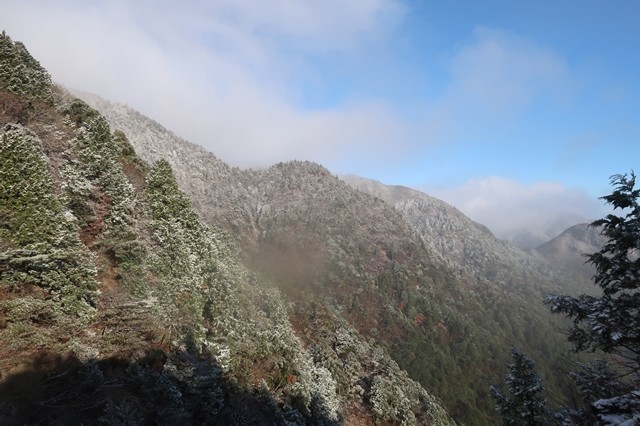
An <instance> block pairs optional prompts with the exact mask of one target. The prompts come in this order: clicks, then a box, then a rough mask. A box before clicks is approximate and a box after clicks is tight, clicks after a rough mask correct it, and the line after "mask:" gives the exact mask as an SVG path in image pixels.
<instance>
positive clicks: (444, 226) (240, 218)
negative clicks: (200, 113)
mask: <svg viewBox="0 0 640 426" xmlns="http://www.w3.org/2000/svg"><path fill="white" fill-rule="evenodd" d="M87 101H89V102H91V100H90V99H87ZM110 105H111V104H109V103H108V102H106V103H102V104H95V105H94V106H95V107H97V108H98V109H100V110H101V112H102V113H103V114H104V115H105V117H107V119H109V120H110V121H111V123H112V125H113V126H114V128H118V127H123V129H122V130H124V131H125V133H128V134H129V135H130V137H131V142H132V144H134V146H136V149H138V150H140V151H141V155H142V156H143V157H145V156H146V157H147V158H150V157H152V156H153V155H157V153H160V152H165V151H166V152H167V153H168V154H169V155H167V161H169V163H171V165H172V167H173V168H174V169H176V178H177V179H178V181H179V183H180V187H181V188H182V189H183V190H185V192H187V193H188V194H189V196H190V197H191V199H192V200H193V202H194V205H195V206H196V207H197V209H198V211H199V214H200V217H202V218H203V219H204V220H205V221H206V222H209V223H218V224H220V225H221V226H223V227H224V228H225V229H226V230H227V232H229V233H230V234H232V235H234V237H235V239H236V241H238V243H239V247H240V248H241V251H243V253H244V257H245V261H246V262H248V264H249V265H251V267H253V268H257V269H258V270H261V271H262V272H264V273H266V274H267V275H269V276H271V278H272V279H273V280H274V281H275V282H277V283H278V285H279V288H280V290H281V291H282V292H283V294H285V295H287V297H288V298H289V300H290V301H291V302H292V303H294V304H301V305H302V306H307V307H308V309H311V305H309V301H308V300H309V299H308V298H309V297H311V298H312V299H315V300H320V301H322V302H323V304H328V306H330V307H331V309H336V310H337V311H338V312H340V315H343V316H344V317H345V318H347V319H348V321H349V322H350V323H351V324H353V325H354V326H355V327H356V329H358V330H359V331H360V332H361V333H363V335H365V336H367V338H372V339H376V340H377V341H379V342H383V345H384V346H385V347H386V348H387V349H388V350H389V351H390V353H391V354H392V356H393V357H394V359H396V360H397V361H398V362H399V364H400V365H401V366H402V367H403V368H406V369H407V370H408V371H409V372H410V374H411V376H412V377H413V378H414V379H417V380H419V381H420V383H422V384H423V385H424V386H426V387H427V388H429V389H430V390H431V391H432V392H435V393H436V394H438V395H439V396H441V397H443V398H444V400H445V402H446V403H447V406H448V408H449V409H450V410H451V412H452V413H453V415H454V417H456V418H458V419H464V421H466V422H469V423H470V424H484V423H487V422H491V421H492V420H489V419H491V418H492V417H491V416H492V414H491V411H492V409H491V406H490V404H491V403H492V401H491V400H490V397H489V395H488V391H487V390H488V385H489V384H490V383H491V382H493V381H497V380H500V379H499V377H500V374H501V373H502V371H504V370H503V368H504V367H503V365H504V364H506V362H507V359H506V355H507V352H508V345H506V344H505V343H504V342H506V341H511V344H514V343H515V342H518V344H519V345H522V346H524V348H525V349H527V350H528V351H529V352H531V353H533V354H535V355H536V356H538V357H539V358H540V359H542V360H546V361H545V362H540V364H541V365H543V366H545V365H546V366H547V367H546V368H551V366H552V365H560V364H562V363H564V362H566V361H565V360H563V359H562V358H563V357H564V355H560V354H558V353H556V349H553V348H554V346H561V345H562V344H563V340H562V338H561V337H558V338H557V339H555V340H553V339H552V342H548V341H546V339H547V337H548V335H549V333H548V330H549V329H550V328H554V327H559V324H558V321H557V319H555V318H552V317H551V316H550V314H549V313H548V312H547V311H546V309H545V308H544V307H543V306H542V304H541V303H540V302H541V300H542V298H543V297H544V296H545V295H546V294H548V293H549V292H551V291H556V290H561V289H562V285H560V283H559V282H560V281H564V280H565V276H564V275H563V274H561V273H559V272H553V271H552V269H550V268H551V267H550V266H549V265H546V264H545V263H544V262H545V261H544V259H542V258H541V257H539V256H537V254H529V253H525V252H522V251H521V250H519V249H518V250H515V251H513V249H512V246H510V245H509V244H508V243H505V242H500V241H499V240H497V239H495V237H493V235H492V234H491V233H490V232H489V231H488V230H487V229H486V227H483V226H481V225H479V224H474V223H473V222H472V221H471V220H470V219H468V218H466V216H464V215H462V214H461V213H460V212H457V211H456V213H455V214H453V215H452V217H453V219H452V218H451V217H449V216H450V215H451V211H450V209H451V207H450V206H447V205H446V203H444V202H442V201H440V200H437V201H436V199H433V197H429V196H427V195H426V194H421V193H419V192H417V191H414V190H407V189H404V190H403V191H404V192H405V193H406V194H410V195H413V196H414V199H410V200H405V201H403V202H402V203H401V208H400V209H399V208H398V206H394V205H392V204H391V203H388V202H386V201H384V200H383V199H382V198H380V197H376V196H373V195H371V194H369V193H367V192H362V191H359V190H355V189H350V187H348V186H347V185H346V183H343V182H341V181H340V180H338V178H337V177H335V176H333V175H332V174H331V173H330V172H328V171H327V170H326V169H324V168H323V167H322V166H319V165H316V164H313V163H309V162H299V161H298V162H288V163H279V164H276V165H273V166H271V167H270V168H268V169H264V170H251V169H249V170H241V169H238V168H232V167H230V166H227V165H224V163H223V162H221V161H220V160H219V159H217V157H215V156H214V155H212V154H207V153H203V152H202V151H203V150H202V148H199V147H198V148H194V146H193V145H192V144H188V143H184V141H183V140H181V139H179V138H177V137H176V136H175V135H171V134H169V133H167V132H162V131H160V130H159V131H158V132H157V133H156V135H155V136H154V138H153V140H151V139H150V138H146V137H145V136H144V132H146V131H147V130H146V129H147V127H148V126H147V125H146V119H145V118H144V117H143V116H142V115H140V114H139V113H137V112H132V110H130V109H128V107H125V106H119V107H117V108H112V107H110ZM156 124H157V123H156ZM141 132H142V133H141ZM140 134H141V135H140ZM167 135H169V136H167ZM162 138H165V139H162ZM162 147H164V148H162ZM208 163H210V165H211V167H208V166H207V164H208ZM214 194H215V195H214ZM358 194H361V195H358ZM419 194H421V195H419ZM418 195H419V196H418ZM400 198H402V197H400ZM405 198H406V197H405ZM438 211H440V213H438ZM425 217H427V218H428V220H427V221H425V220H424V219H425ZM411 218H413V220H412V219H411ZM412 222H413V223H412ZM438 227H440V228H441V231H443V232H444V231H447V232H450V231H452V230H457V231H456V232H458V234H459V235H457V236H456V237H455V238H453V239H452V238H447V236H446V235H445V234H443V233H442V232H440V231H438V232H435V230H436V229H437V228H438ZM398 237H401V238H398ZM541 265H543V266H541ZM292 266H293V267H292ZM539 268H544V271H542V272H538V271H536V269H539ZM511 269H513V271H511ZM563 285H565V284H563ZM581 285H582V284H580V283H577V284H576V285H575V286H574V288H579V287H580V286H581ZM303 290H304V291H303ZM305 292H306V293H305ZM305 300H306V301H305ZM532 301H535V303H533V304H532ZM312 304H313V303H312ZM296 312H298V313H297V314H294V316H293V321H294V322H301V323H306V322H307V321H308V319H305V317H304V314H301V313H303V312H304V309H300V310H298V311H296ZM300 315H302V316H300ZM477 324H483V325H484V328H480V327H478V325H477ZM436 342H439V343H436ZM477 348H481V349H477ZM418 353H427V354H429V355H428V358H424V357H418V356H417V354H418ZM487 353H491V356H490V357H489V358H487V356H486V354H487ZM482 354H484V355H482ZM558 357H560V358H558ZM561 359H562V362H560V360H561ZM470 365H473V366H474V368H471V369H470V368H469V366H470ZM445 366H446V367H445ZM443 368H446V369H449V371H447V372H443V371H442V370H443ZM550 376H552V377H553V375H550ZM553 379H557V380H559V381H558V383H555V384H553V386H550V388H552V389H559V388H560V387H561V386H562V385H561V384H560V382H561V381H562V380H561V378H559V377H557V375H556V376H555V377H553ZM451 380H453V381H456V382H458V383H460V384H461V386H465V387H468V388H469V389H474V391H473V392H474V393H475V394H468V395H467V396H465V397H464V398H463V397H461V396H460V394H454V392H451V391H447V390H446V389H447V381H451ZM554 392H555V393H554V397H555V398H559V397H560V396H559V395H560V391H559V390H556V391H554ZM481 407H482V408H481Z"/></svg>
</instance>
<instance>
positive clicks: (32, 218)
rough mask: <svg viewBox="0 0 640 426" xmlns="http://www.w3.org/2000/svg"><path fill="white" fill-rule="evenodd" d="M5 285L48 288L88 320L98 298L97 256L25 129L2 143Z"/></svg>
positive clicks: (0, 238) (0, 228) (10, 129)
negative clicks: (83, 241) (64, 205)
mask: <svg viewBox="0 0 640 426" xmlns="http://www.w3.org/2000/svg"><path fill="white" fill-rule="evenodd" d="M0 244H2V245H3V248H4V249H3V251H2V254H0V268H1V269H4V271H3V274H2V277H1V279H0V284H2V285H3V286H7V287H8V288H11V289H19V288H21V287H24V286H25V285H27V284H35V285H37V286H39V287H42V288H43V289H45V290H46V291H47V292H48V293H49V295H50V296H51V298H52V300H54V301H55V302H57V303H59V306H60V308H61V309H62V311H63V312H65V313H70V314H71V313H72V314H75V315H78V316H80V317H83V318H85V319H86V318H87V317H88V315H90V313H91V312H92V308H91V306H92V305H93V303H94V301H95V297H96V292H95V288H96V282H95V278H94V277H95V269H94V267H93V262H92V261H93V259H92V257H91V255H90V254H89V253H88V252H87V251H86V250H85V249H84V247H83V246H82V245H81V243H80V241H79V239H78V235H77V229H76V227H75V226H74V223H73V221H72V220H71V219H70V217H69V215H68V214H67V213H66V212H65V211H64V210H63V208H62V205H61V204H60V202H59V200H58V198H57V197H56V196H55V194H54V193H53V185H52V182H51V178H50V177H49V174H48V170H47V166H46V163H45V159H44V156H43V154H42V151H41V149H40V148H39V145H38V141H37V139H36V138H35V136H34V135H32V134H30V133H29V132H28V131H26V130H25V129H23V128H22V127H20V126H7V128H5V129H4V131H3V133H2V135H1V139H0Z"/></svg>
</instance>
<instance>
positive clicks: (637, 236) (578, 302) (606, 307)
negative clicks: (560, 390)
mask: <svg viewBox="0 0 640 426" xmlns="http://www.w3.org/2000/svg"><path fill="white" fill-rule="evenodd" d="M611 184H612V185H613V186H614V190H613V192H612V193H611V194H610V195H605V196H604V197H601V199H603V200H605V201H606V202H607V203H608V204H610V205H611V206H612V207H613V209H614V212H617V211H618V210H619V211H620V214H615V213H612V214H609V215H607V216H606V217H605V218H604V219H600V220H597V221H595V222H593V223H592V226H597V227H602V234H603V235H604V236H605V237H606V238H607V239H608V242H607V243H606V244H605V246H604V247H603V248H602V249H601V250H600V251H598V252H596V253H593V254H591V255H589V256H588V262H589V263H591V264H592V265H593V266H595V268H596V273H595V276H594V282H595V284H596V285H597V286H598V287H600V289H601V291H602V292H601V294H600V295H599V296H598V297H594V296H588V295H584V294H583V295H580V296H578V297H571V296H566V295H561V296H558V295H552V296H548V297H547V298H546V300H545V303H547V304H548V305H549V306H550V307H551V311H552V312H555V313H562V314H565V315H566V316H568V317H569V318H571V319H572V320H573V325H572V326H571V328H570V329H569V337H568V338H569V341H570V342H572V343H573V344H574V347H575V350H576V351H586V350H590V351H596V350H600V351H602V352H604V353H606V354H610V355H611V357H610V359H611V360H613V361H614V362H615V363H616V364H617V368H616V369H615V370H614V371H617V372H618V373H617V377H613V376H615V374H614V373H611V370H609V369H608V368H606V369H605V368H602V367H601V368H597V369H595V368H591V369H584V370H585V371H584V372H582V373H579V374H576V377H577V378H579V379H580V380H578V382H579V386H580V388H581V390H582V392H583V394H584V395H585V397H586V398H591V400H590V402H591V404H592V409H593V411H595V413H596V415H598V416H599V418H600V419H601V420H602V421H605V422H606V421H609V420H610V419H612V418H615V419H617V420H620V421H627V420H628V421H634V420H635V421H640V376H639V374H638V373H639V371H640V205H639V204H638V198H640V189H637V188H636V176H635V174H634V173H633V172H631V174H629V175H627V174H624V175H614V176H612V177H611ZM604 370H606V371H607V374H606V379H607V380H602V377H603V374H602V372H603V371H604ZM595 398H597V400H595V401H594V399H595ZM607 419H609V420H607ZM617 420H616V421H617Z"/></svg>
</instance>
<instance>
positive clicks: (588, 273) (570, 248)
mask: <svg viewBox="0 0 640 426" xmlns="http://www.w3.org/2000/svg"><path fill="white" fill-rule="evenodd" d="M600 232H601V229H599V228H597V227H592V226H590V225H588V224H586V223H582V224H579V225H575V226H572V227H571V228H569V229H567V230H566V231H564V232H563V233H562V234H560V235H559V236H557V237H556V238H554V239H552V240H551V241H549V242H547V243H545V244H543V245H541V246H540V247H538V248H536V252H537V253H539V254H540V255H541V256H542V257H544V258H545V259H547V261H549V262H550V263H553V264H555V265H556V266H557V267H558V268H562V269H564V270H565V271H567V273H569V274H573V275H574V276H575V277H576V280H589V281H590V280H591V278H592V277H593V275H594V274H595V269H594V267H593V266H592V265H590V264H588V263H586V261H587V258H586V255H587V254H591V253H595V252H597V251H599V250H600V249H601V248H602V247H603V246H604V245H605V242H606V240H605V238H604V237H603V236H602V234H601V233H600Z"/></svg>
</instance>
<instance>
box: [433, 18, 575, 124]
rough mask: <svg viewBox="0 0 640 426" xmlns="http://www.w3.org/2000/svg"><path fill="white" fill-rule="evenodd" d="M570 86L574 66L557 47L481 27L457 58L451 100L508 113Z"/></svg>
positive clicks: (479, 109)
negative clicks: (565, 60)
mask: <svg viewBox="0 0 640 426" xmlns="http://www.w3.org/2000/svg"><path fill="white" fill-rule="evenodd" d="M570 88H571V79H570V73H569V69H568V67H567V65H566V63H565V62H564V60H563V59H562V58H561V57H560V56H558V55H557V54H555V53H554V52H553V51H551V50H549V49H545V48H543V47H540V46H538V45H536V44H535V43H533V42H531V41H529V40H527V39H525V38H522V37H519V36H516V35H514V34H509V33H505V32H500V31H495V30H490V29H487V28H482V27H480V28H477V29H476V30H475V32H474V37H473V41H472V42H471V43H468V44H466V45H465V46H463V47H462V48H461V49H460V50H459V51H458V52H457V53H456V55H455V56H454V57H453V60H452V61H451V86H450V87H449V90H448V92H447V93H446V103H448V104H452V105H455V107H456V108H457V109H458V110H462V111H469V110H472V111H474V112H476V113H478V112H479V113H481V114H487V113H488V114H490V115H499V116H502V115H503V114H505V113H511V112H512V111H513V109H514V108H517V109H519V108H524V107H526V106H527V105H529V104H530V103H531V102H532V101H534V100H535V99H537V98H540V97H543V96H550V97H552V98H556V99H558V100H562V99H564V98H566V97H567V96H568V95H569V93H570Z"/></svg>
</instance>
